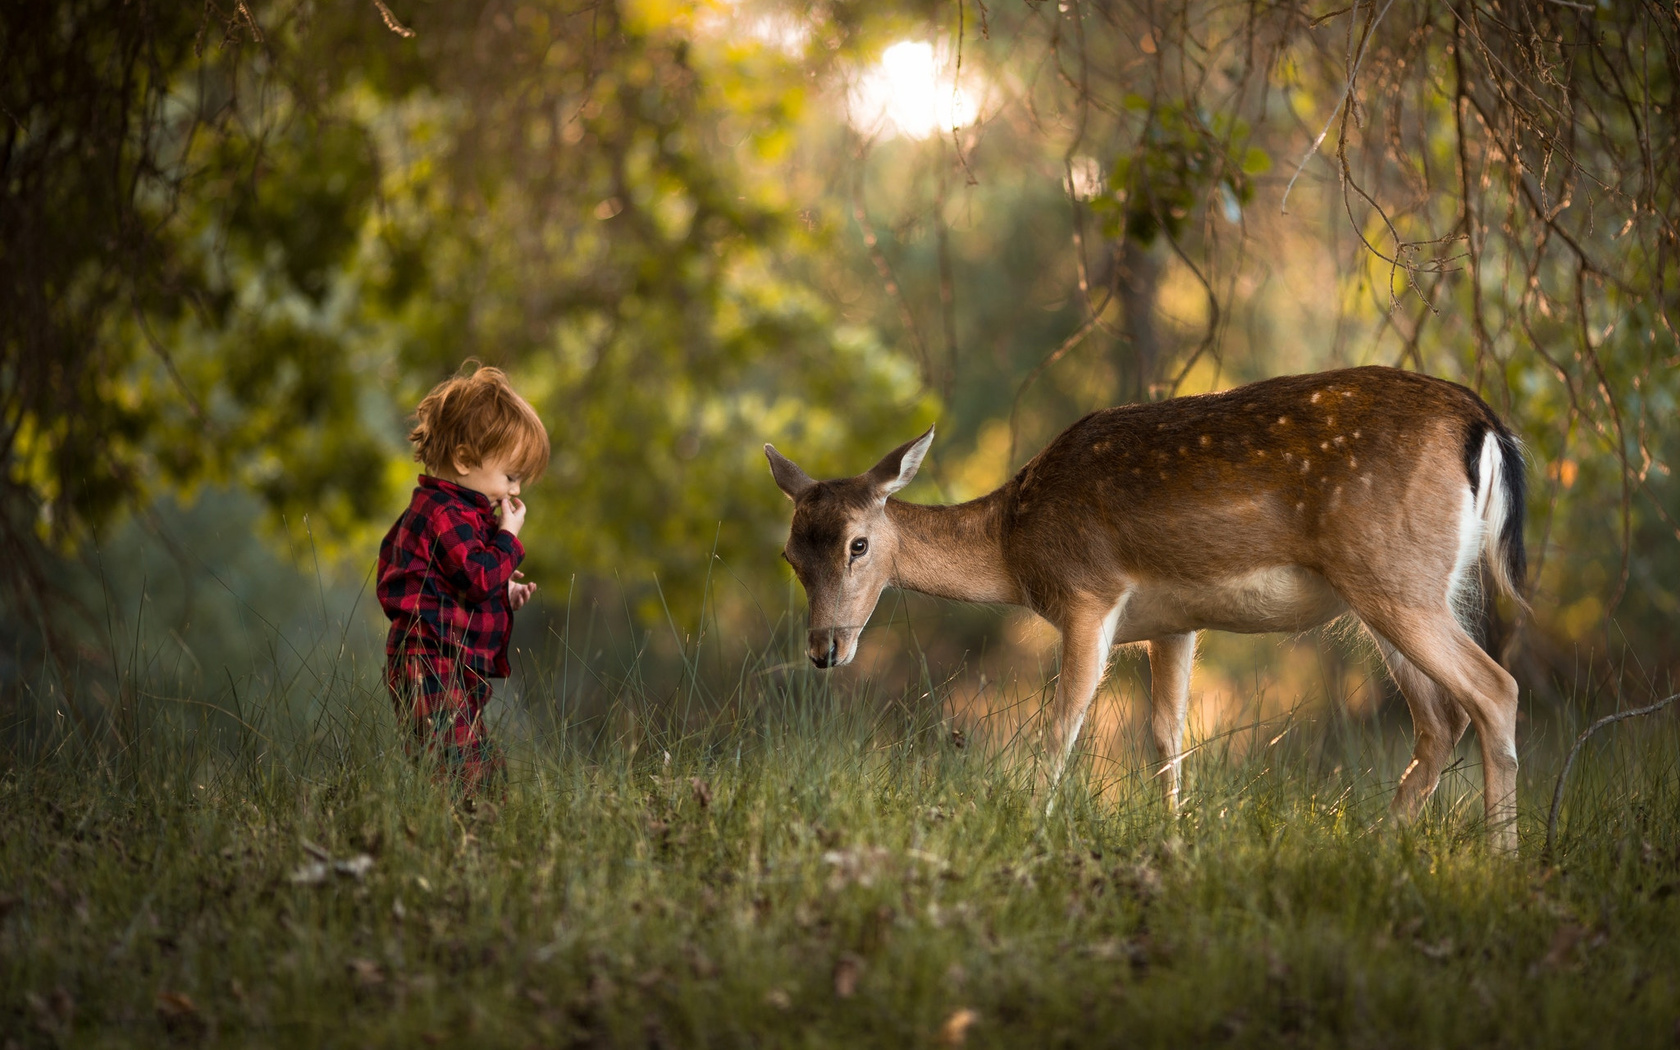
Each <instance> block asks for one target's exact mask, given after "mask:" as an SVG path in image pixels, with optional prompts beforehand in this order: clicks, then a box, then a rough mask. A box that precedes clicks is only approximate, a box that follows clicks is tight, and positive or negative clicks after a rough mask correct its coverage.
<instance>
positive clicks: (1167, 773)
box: [1149, 631, 1196, 813]
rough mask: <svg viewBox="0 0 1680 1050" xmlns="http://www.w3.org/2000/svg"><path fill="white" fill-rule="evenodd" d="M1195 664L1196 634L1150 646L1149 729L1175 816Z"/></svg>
mask: <svg viewBox="0 0 1680 1050" xmlns="http://www.w3.org/2000/svg"><path fill="white" fill-rule="evenodd" d="M1195 662H1196V632H1195V631H1190V632H1188V633H1186V634H1170V635H1167V636H1166V637H1165V638H1155V639H1152V640H1151V641H1150V643H1149V728H1150V730H1151V735H1152V736H1153V737H1154V738H1155V754H1156V757H1157V758H1159V759H1160V762H1161V765H1160V767H1159V768H1158V770H1157V773H1156V775H1157V776H1159V777H1160V778H1161V792H1162V794H1163V795H1165V796H1166V799H1167V808H1168V809H1169V810H1171V811H1172V812H1174V813H1177V812H1178V781H1179V772H1180V770H1181V768H1182V767H1183V765H1184V716H1185V713H1186V711H1188V709H1189V706H1190V668H1191V665H1193V664H1194V663H1195Z"/></svg>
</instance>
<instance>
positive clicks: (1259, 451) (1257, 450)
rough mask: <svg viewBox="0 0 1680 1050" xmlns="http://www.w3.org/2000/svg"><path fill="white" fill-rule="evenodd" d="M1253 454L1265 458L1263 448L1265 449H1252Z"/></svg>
mask: <svg viewBox="0 0 1680 1050" xmlns="http://www.w3.org/2000/svg"><path fill="white" fill-rule="evenodd" d="M1254 454H1255V455H1256V456H1259V457H1260V458H1261V459H1265V458H1266V450H1265V449H1263V448H1257V449H1255V450H1254Z"/></svg>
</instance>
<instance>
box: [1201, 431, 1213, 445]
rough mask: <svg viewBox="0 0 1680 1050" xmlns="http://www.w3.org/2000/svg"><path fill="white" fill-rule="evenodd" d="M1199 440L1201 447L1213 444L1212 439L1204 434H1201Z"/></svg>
mask: <svg viewBox="0 0 1680 1050" xmlns="http://www.w3.org/2000/svg"><path fill="white" fill-rule="evenodd" d="M1201 441H1202V447H1203V448H1206V447H1207V446H1209V445H1211V444H1213V439H1212V438H1210V437H1208V436H1207V435H1206V434H1203V435H1202V438H1201Z"/></svg>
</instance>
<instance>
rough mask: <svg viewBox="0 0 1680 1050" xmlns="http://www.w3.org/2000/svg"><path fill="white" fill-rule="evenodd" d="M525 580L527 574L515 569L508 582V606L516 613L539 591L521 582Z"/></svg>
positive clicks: (533, 586)
mask: <svg viewBox="0 0 1680 1050" xmlns="http://www.w3.org/2000/svg"><path fill="white" fill-rule="evenodd" d="M520 516H521V517H523V516H524V514H523V508H521V515H520ZM524 578H525V574H524V573H522V572H520V571H519V570H518V569H515V570H514V571H513V579H511V580H509V581H508V604H509V605H511V606H513V610H514V612H518V611H519V610H520V608H521V607H523V606H524V604H525V603H526V602H528V601H530V600H531V595H532V594H533V593H534V592H535V591H536V589H537V585H536V584H534V583H520V582H519V581H520V580H523V579H524Z"/></svg>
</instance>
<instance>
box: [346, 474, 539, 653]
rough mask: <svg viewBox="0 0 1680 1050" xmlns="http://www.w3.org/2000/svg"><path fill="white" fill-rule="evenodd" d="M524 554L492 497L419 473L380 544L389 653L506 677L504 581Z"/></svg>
mask: <svg viewBox="0 0 1680 1050" xmlns="http://www.w3.org/2000/svg"><path fill="white" fill-rule="evenodd" d="M524 557H525V548H524V547H523V546H522V545H520V542H519V537H517V536H515V535H513V533H511V532H503V531H502V530H501V528H500V527H499V526H498V524H497V522H496V517H495V515H494V514H493V513H492V507H491V504H490V497H488V496H486V495H484V494H483V493H481V492H474V491H473V490H471V489H466V488H462V487H461V486H459V485H456V484H454V483H453V482H448V481H444V480H442V479H440V478H434V477H430V476H428V475H425V474H422V475H420V487H419V488H417V489H415V490H414V498H413V500H412V501H410V502H409V505H408V509H407V510H405V511H403V514H402V517H400V518H398V519H397V523H396V524H395V525H392V526H391V531H390V532H387V533H386V534H385V540H384V542H382V543H381V544H380V545H379V604H380V605H381V606H383V607H384V609H385V615H386V616H389V617H390V618H391V633H390V634H389V635H387V636H386V639H385V656H386V659H387V660H388V661H389V660H393V659H396V658H397V657H398V656H399V655H400V654H403V653H407V654H410V655H418V656H433V657H438V658H440V660H441V661H449V660H459V661H460V662H461V664H462V665H463V666H465V667H468V668H471V669H472V670H473V671H476V672H477V673H478V674H480V675H482V676H484V677H487V678H506V677H507V673H508V661H507V647H508V633H509V632H510V631H511V630H512V628H513V609H512V607H511V606H510V605H509V604H508V580H510V579H512V578H513V570H514V569H516V568H518V567H519V563H520V561H522V560H523V559H524Z"/></svg>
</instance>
